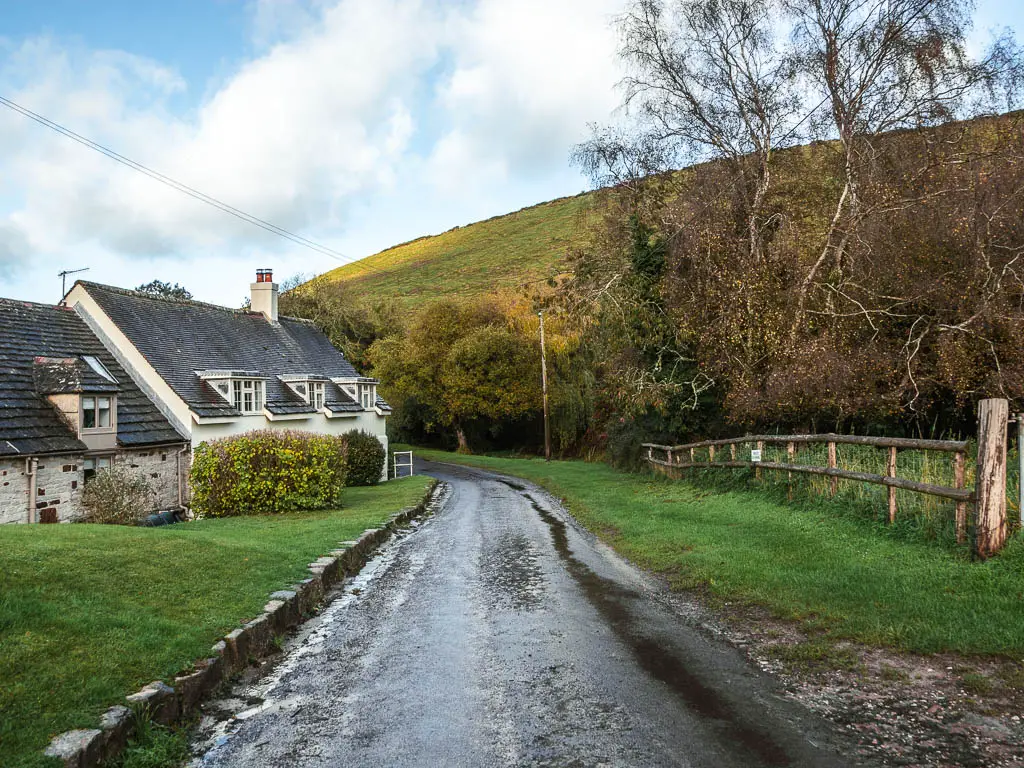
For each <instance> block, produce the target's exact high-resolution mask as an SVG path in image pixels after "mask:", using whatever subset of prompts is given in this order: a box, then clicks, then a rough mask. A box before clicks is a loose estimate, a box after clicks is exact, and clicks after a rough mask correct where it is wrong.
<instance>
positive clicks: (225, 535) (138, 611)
mask: <svg viewBox="0 0 1024 768" xmlns="http://www.w3.org/2000/svg"><path fill="white" fill-rule="evenodd" d="M427 485H428V478H425V477H415V478H407V479H403V480H397V481H394V482H388V483H385V484H383V485H380V486H375V487H372V488H347V489H346V490H345V508H344V509H343V510H340V511H334V512H310V513H295V514H288V515H279V516H262V517H244V518H243V517H239V518H228V519H220V520H201V521H198V522H194V523H187V524H180V525H174V526H168V527H166V528H132V527H122V526H103V525H44V526H20V525H10V526H3V527H2V528H0V765H3V766H5V767H6V768H15V767H17V768H29V767H30V766H33V767H34V766H41V765H47V764H48V763H47V762H46V761H45V760H44V758H43V757H42V750H43V749H45V747H46V745H47V743H48V742H49V740H50V738H51V737H52V736H54V735H55V734H57V733H61V732H63V731H65V730H68V729H71V728H94V727H96V724H97V723H98V721H99V716H100V715H101V714H102V713H103V711H104V710H106V709H107V708H108V707H110V706H111V705H113V704H116V703H118V702H119V701H120V700H121V699H122V698H123V697H124V696H125V694H128V693H131V692H133V691H135V690H137V689H138V688H139V687H140V686H142V685H144V684H145V683H148V682H151V681H153V680H157V679H168V678H169V677H171V676H173V675H174V674H176V673H177V672H179V671H181V670H182V669H184V668H186V667H187V666H188V665H189V664H191V663H192V662H193V661H194V660H195V659H197V658H200V657H202V656H203V655H205V654H206V653H208V652H209V649H210V646H211V645H212V644H213V642H214V641H215V640H216V639H217V638H218V637H220V636H222V635H223V634H224V633H225V632H227V631H229V630H231V629H232V628H234V627H236V626H238V625H239V624H240V623H241V622H243V621H245V620H248V619H251V618H253V617H255V616H256V615H258V614H259V613H260V611H261V610H262V608H263V605H264V604H265V603H266V601H267V595H268V594H269V593H270V592H272V591H274V590H276V589H281V588H283V587H285V586H286V585H288V584H292V583H294V582H295V581H296V580H298V579H300V578H303V577H304V576H305V575H306V566H307V564H308V563H310V562H311V561H312V560H314V559H315V558H317V557H319V556H321V555H323V554H325V553H326V552H327V551H329V550H330V549H332V548H334V546H335V545H336V544H337V542H339V541H343V540H346V539H352V538H355V537H356V536H358V535H359V534H360V533H362V531H363V530H364V529H366V528H371V527H375V526H378V525H380V524H381V523H382V522H383V521H385V520H386V519H387V517H388V516H389V515H391V514H392V513H393V512H395V511H397V510H399V509H401V508H403V507H407V506H411V505H413V504H416V503H418V502H419V501H420V499H422V498H423V494H424V493H425V491H426V488H427Z"/></svg>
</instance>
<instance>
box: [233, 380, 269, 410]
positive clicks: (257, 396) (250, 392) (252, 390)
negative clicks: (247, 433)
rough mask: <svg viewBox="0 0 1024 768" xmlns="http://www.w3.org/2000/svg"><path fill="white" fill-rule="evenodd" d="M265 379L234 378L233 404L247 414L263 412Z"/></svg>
mask: <svg viewBox="0 0 1024 768" xmlns="http://www.w3.org/2000/svg"><path fill="white" fill-rule="evenodd" d="M263 402H264V398H263V380H262V379H232V380H231V404H232V405H233V406H234V407H235V409H236V410H237V411H238V412H239V413H243V414H245V415H247V416H252V415H254V414H259V413H263Z"/></svg>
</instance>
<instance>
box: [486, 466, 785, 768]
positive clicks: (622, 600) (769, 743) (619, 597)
mask: <svg viewBox="0 0 1024 768" xmlns="http://www.w3.org/2000/svg"><path fill="white" fill-rule="evenodd" d="M501 482H503V483H504V484H505V485H507V486H509V487H511V488H513V489H515V490H517V491H519V492H520V493H522V495H523V496H524V497H525V498H526V500H527V501H529V502H530V504H531V505H532V506H533V508H534V510H535V511H536V512H537V514H538V515H540V518H541V519H542V520H543V521H544V522H545V523H546V524H547V526H548V528H549V529H550V531H551V539H552V542H553V544H554V547H555V551H556V552H557V553H558V556H559V558H560V559H561V560H562V561H563V562H564V563H565V566H566V569H567V570H568V572H569V574H570V575H571V576H572V577H573V579H574V580H575V581H576V583H577V584H578V585H579V586H580V588H581V589H582V590H583V593H584V595H586V597H587V600H588V601H589V602H590V603H591V605H593V606H594V607H595V608H596V609H597V610H598V611H599V612H600V613H601V615H602V616H603V617H604V619H605V620H606V621H607V622H608V624H609V626H610V627H611V628H612V630H613V631H614V632H615V634H616V635H617V636H618V637H619V639H620V640H622V641H623V642H624V643H625V644H626V645H627V646H628V647H629V648H631V649H632V651H633V654H634V656H635V657H636V659H637V661H638V662H639V664H640V666H641V667H643V668H644V670H646V671H647V672H648V673H649V674H650V675H651V676H652V677H654V678H655V679H657V680H660V681H661V682H663V683H665V684H666V685H668V686H669V687H670V688H671V689H672V690H673V691H675V693H676V694H677V695H678V696H679V697H680V698H681V699H683V701H685V702H686V704H687V705H688V706H689V707H690V708H691V709H692V710H693V711H695V712H697V713H698V714H700V715H701V716H702V717H705V718H707V719H709V720H715V721H718V723H719V724H720V725H721V728H722V730H723V735H725V736H727V737H728V738H729V739H731V740H733V741H735V742H737V743H738V744H741V745H742V746H743V747H744V748H745V749H746V750H747V751H749V752H750V753H751V754H752V755H755V756H756V758H757V760H758V762H759V763H761V764H764V765H769V766H787V765H790V764H791V763H792V760H791V759H790V757H789V755H787V754H786V751H785V749H783V748H782V746H780V745H779V744H777V743H776V742H775V741H773V740H772V738H771V736H770V735H769V734H768V733H765V732H761V731H758V730H755V729H754V728H751V727H750V726H748V725H745V724H743V723H741V722H739V721H738V720H737V717H736V714H735V713H734V712H733V711H732V710H731V708H730V706H729V704H728V702H727V701H725V700H724V699H723V698H722V696H720V695H719V694H718V693H717V692H716V691H715V690H714V689H712V688H710V687H708V686H707V685H705V684H704V683H703V682H702V681H701V680H699V679H698V678H697V677H696V676H695V675H694V674H693V673H692V672H690V671H689V670H688V669H687V668H686V666H685V665H684V664H683V663H682V662H681V661H680V660H679V659H678V658H677V657H676V656H675V655H674V654H673V653H672V652H671V651H670V650H669V649H667V648H665V647H664V646H663V645H661V644H660V643H659V642H658V641H656V640H654V639H652V638H650V637H646V636H644V635H643V634H641V633H640V632H639V631H638V630H637V627H636V626H635V623H634V620H633V616H632V614H631V613H630V611H629V610H628V608H627V607H626V603H628V602H629V601H631V600H638V599H643V596H642V595H641V594H640V593H639V592H636V591H635V590H632V589H628V588H626V587H623V586H622V585H621V584H619V583H618V582H615V581H612V580H611V579H607V578H604V577H603V576H599V575H598V574H597V573H595V572H594V571H593V570H591V568H590V567H589V566H587V565H586V564H585V563H583V562H581V561H580V560H578V559H577V558H576V557H575V555H573V553H572V550H571V549H570V547H569V537H568V534H567V532H566V524H565V523H564V522H563V521H562V520H560V519H558V518H557V517H556V516H555V515H553V514H552V513H551V512H549V511H548V510H546V509H544V507H542V506H541V505H540V504H539V503H538V502H537V500H536V499H534V498H533V497H532V496H531V495H530V494H529V493H525V491H526V490H527V489H526V488H525V487H523V486H520V485H517V484H515V483H512V482H509V481H506V480H502V481H501Z"/></svg>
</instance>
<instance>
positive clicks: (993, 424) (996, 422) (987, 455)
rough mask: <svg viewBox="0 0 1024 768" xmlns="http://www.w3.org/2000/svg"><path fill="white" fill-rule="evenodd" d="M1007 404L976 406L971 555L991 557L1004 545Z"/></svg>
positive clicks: (989, 402) (996, 401)
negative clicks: (976, 464)
mask: <svg viewBox="0 0 1024 768" xmlns="http://www.w3.org/2000/svg"><path fill="white" fill-rule="evenodd" d="M1009 416H1010V404H1009V402H1008V401H1006V400H1003V399H999V398H995V399H991V400H982V401H981V402H979V403H978V469H977V480H976V485H975V517H974V552H975V554H976V555H977V556H978V557H981V558H986V557H989V556H991V555H994V554H995V553H996V552H998V551H999V550H1000V549H1002V547H1003V544H1005V543H1006V428H1007V423H1008V421H1009Z"/></svg>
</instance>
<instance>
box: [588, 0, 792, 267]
mask: <svg viewBox="0 0 1024 768" xmlns="http://www.w3.org/2000/svg"><path fill="white" fill-rule="evenodd" d="M779 10H780V6H778V5H777V4H776V3H774V2H772V1H771V0H769V1H768V2H758V1H757V0H675V2H667V3H666V2H663V0H636V2H634V3H633V4H632V6H631V7H630V8H629V10H628V11H627V12H626V13H625V14H624V15H623V16H622V17H621V18H620V19H619V32H620V35H621V41H622V42H621V47H620V56H621V58H622V60H623V61H624V62H625V63H626V65H627V66H628V68H629V73H628V74H627V76H626V78H625V80H624V81H623V87H624V91H625V100H624V107H625V108H626V109H627V111H628V112H630V113H631V115H632V117H633V118H634V119H635V120H636V123H637V126H636V127H637V130H636V132H635V134H634V135H633V136H631V137H630V138H629V139H626V138H625V136H624V135H623V134H622V133H618V132H615V131H609V130H605V131H597V130H596V131H595V134H594V136H593V138H592V139H591V140H590V141H589V142H586V143H585V144H582V145H580V146H579V147H577V150H576V152H575V154H574V159H575V160H576V161H577V163H578V164H580V165H581V166H582V167H583V168H584V169H585V170H587V171H588V172H589V173H590V174H591V176H592V177H593V178H594V179H595V181H598V182H599V183H602V182H603V183H606V182H608V181H616V182H622V181H625V180H626V179H627V178H629V177H630V176H634V175H635V174H636V173H642V174H650V173H652V172H654V171H656V170H664V169H666V168H667V167H679V166H680V165H683V164H686V163H693V162H699V161H702V160H712V159H721V160H724V161H726V162H727V163H729V165H730V167H731V168H732V170H733V178H734V184H735V187H736V191H737V192H739V197H740V198H741V199H742V200H743V202H744V204H745V206H746V209H747V210H746V219H747V230H748V233H747V243H748V245H747V248H748V253H749V255H750V257H751V258H752V259H753V260H754V261H759V260H760V259H761V258H762V248H763V245H764V235H763V231H764V223H765V222H764V216H763V210H764V205H765V199H766V197H767V194H768V190H769V187H770V184H771V161H772V155H773V153H774V152H775V151H776V150H778V149H779V148H780V147H783V146H786V145H787V144H792V143H794V142H795V141H796V139H797V138H798V132H797V128H798V127H799V125H800V120H799V117H798V114H799V109H798V106H799V102H800V98H799V92H798V90H797V89H796V87H795V85H796V67H795V66H794V65H795V62H794V61H793V60H792V58H791V57H790V56H788V55H787V54H786V52H785V51H784V50H781V49H780V48H779V46H778V45H777V43H778V36H777V35H776V33H775V29H774V18H775V16H776V15H777V13H778V12H779Z"/></svg>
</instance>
